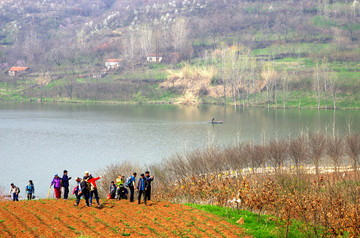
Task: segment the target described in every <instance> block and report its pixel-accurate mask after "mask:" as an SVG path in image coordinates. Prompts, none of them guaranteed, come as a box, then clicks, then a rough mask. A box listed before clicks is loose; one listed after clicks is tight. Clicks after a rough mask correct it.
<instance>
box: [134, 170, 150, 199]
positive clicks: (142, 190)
mask: <svg viewBox="0 0 360 238" xmlns="http://www.w3.org/2000/svg"><path fill="white" fill-rule="evenodd" d="M147 187H148V182H147V180H146V179H145V175H144V174H141V175H140V179H139V182H138V185H137V190H138V191H139V194H138V204H140V200H141V195H143V196H144V203H145V205H146V197H147V196H146V190H147Z"/></svg>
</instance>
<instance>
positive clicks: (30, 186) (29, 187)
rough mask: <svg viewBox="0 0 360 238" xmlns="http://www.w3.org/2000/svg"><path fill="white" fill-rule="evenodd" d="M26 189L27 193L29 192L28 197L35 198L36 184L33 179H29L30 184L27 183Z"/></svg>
mask: <svg viewBox="0 0 360 238" xmlns="http://www.w3.org/2000/svg"><path fill="white" fill-rule="evenodd" d="M25 190H26V194H27V199H28V200H31V199H32V198H33V195H34V193H35V186H34V184H33V181H32V180H29V184H28V185H26V187H25Z"/></svg>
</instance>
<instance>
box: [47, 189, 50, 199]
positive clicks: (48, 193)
mask: <svg viewBox="0 0 360 238" xmlns="http://www.w3.org/2000/svg"><path fill="white" fill-rule="evenodd" d="M50 192H51V187H50V188H49V192H48V194H47V197H46V199H49V196H50Z"/></svg>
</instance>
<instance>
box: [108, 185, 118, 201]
mask: <svg viewBox="0 0 360 238" xmlns="http://www.w3.org/2000/svg"><path fill="white" fill-rule="evenodd" d="M109 193H110V198H111V199H115V196H116V185H115V182H114V181H111V185H110V192H109Z"/></svg>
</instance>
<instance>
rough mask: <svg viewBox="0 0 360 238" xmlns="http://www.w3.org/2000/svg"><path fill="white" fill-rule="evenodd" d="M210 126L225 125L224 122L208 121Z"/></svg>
mask: <svg viewBox="0 0 360 238" xmlns="http://www.w3.org/2000/svg"><path fill="white" fill-rule="evenodd" d="M208 123H210V124H223V121H208Z"/></svg>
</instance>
